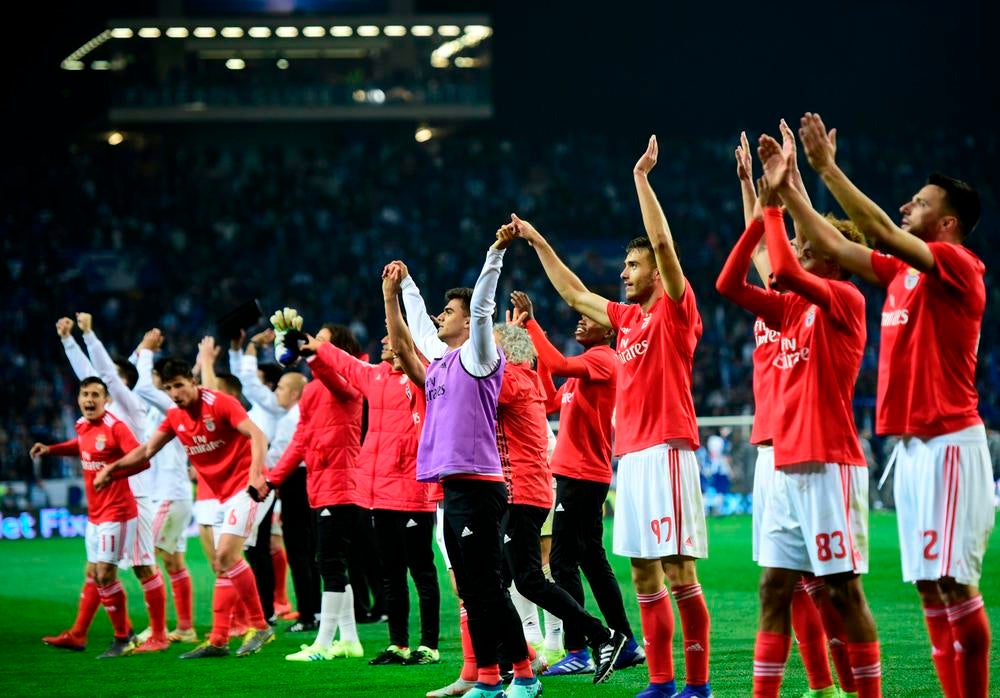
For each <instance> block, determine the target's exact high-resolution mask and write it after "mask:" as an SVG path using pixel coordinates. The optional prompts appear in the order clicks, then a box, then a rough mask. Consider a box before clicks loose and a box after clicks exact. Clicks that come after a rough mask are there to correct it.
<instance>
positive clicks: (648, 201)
mask: <svg viewBox="0 0 1000 698" xmlns="http://www.w3.org/2000/svg"><path fill="white" fill-rule="evenodd" d="M659 152H660V147H659V145H658V144H657V142H656V136H655V135H654V136H650V137H649V144H648V145H647V146H646V152H645V153H643V154H642V157H640V158H639V161H638V162H636V163H635V167H634V168H633V169H632V179H634V180H635V191H636V193H637V194H638V195H639V209H640V210H641V211H642V224H643V225H644V226H645V228H646V235H648V236H649V241H650V243H652V245H653V254H654V256H655V257H656V269H657V270H658V271H659V272H660V280H661V281H662V282H663V289H664V290H665V291H666V292H667V295H668V296H670V299H671V300H672V301H674V302H675V303H677V302H680V300H681V299H682V298H683V297H684V289H686V288H687V282H686V281H685V280H684V270H683V269H682V268H681V261H680V258H678V256H677V250H676V249H675V248H674V239H673V236H672V235H671V234H670V225H669V224H668V223H667V217H666V216H665V215H664V214H663V208H662V207H661V206H660V202H659V201H657V199H656V193H655V192H654V191H653V187H652V186H650V184H649V173H650V171H651V170H652V169H653V167H655V166H656V158H657V157H658V155H659Z"/></svg>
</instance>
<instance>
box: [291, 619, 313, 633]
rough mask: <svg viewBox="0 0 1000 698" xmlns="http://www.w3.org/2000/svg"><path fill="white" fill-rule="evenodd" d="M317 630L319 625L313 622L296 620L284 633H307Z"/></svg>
mask: <svg viewBox="0 0 1000 698" xmlns="http://www.w3.org/2000/svg"><path fill="white" fill-rule="evenodd" d="M314 630H319V623H317V622H316V621H314V620H297V621H295V622H294V623H292V624H291V625H289V626H288V629H287V630H286V631H285V632H286V633H309V632H312V631H314Z"/></svg>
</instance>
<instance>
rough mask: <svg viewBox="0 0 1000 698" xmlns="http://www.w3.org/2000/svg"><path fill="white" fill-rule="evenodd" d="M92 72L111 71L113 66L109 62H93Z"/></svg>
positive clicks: (91, 65)
mask: <svg viewBox="0 0 1000 698" xmlns="http://www.w3.org/2000/svg"><path fill="white" fill-rule="evenodd" d="M90 69H91V70H110V69H111V64H110V63H109V62H107V61H93V62H92V63H91V64H90Z"/></svg>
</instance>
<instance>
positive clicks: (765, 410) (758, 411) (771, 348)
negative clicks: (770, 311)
mask: <svg viewBox="0 0 1000 698" xmlns="http://www.w3.org/2000/svg"><path fill="white" fill-rule="evenodd" d="M769 293H775V295H777V293H776V292H774V291H769ZM753 339H754V342H755V344H756V346H755V347H754V350H753V402H754V415H753V429H751V431H750V443H752V444H758V445H759V444H765V443H767V442H769V441H772V440H773V439H774V429H773V427H772V426H771V420H772V419H773V417H772V414H771V413H772V412H773V411H774V402H775V401H774V375H775V369H774V360H775V358H777V356H778V351H779V349H780V348H781V345H780V341H781V332H779V331H778V330H775V329H772V328H770V327H768V326H767V323H766V322H764V319H763V318H760V317H758V318H756V319H755V320H754V323H753Z"/></svg>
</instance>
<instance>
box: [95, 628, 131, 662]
mask: <svg viewBox="0 0 1000 698" xmlns="http://www.w3.org/2000/svg"><path fill="white" fill-rule="evenodd" d="M138 646H139V640H138V638H136V636H135V633H133V632H131V631H130V632H129V634H128V637H126V638H117V637H116V638H115V639H114V640H112V641H111V644H110V645H109V646H108V648H107V649H106V650H104V654H99V655H97V658H98V659H112V658H114V657H125V656H127V655H130V654H132V653H133V652H134V651H135V648H136V647H138Z"/></svg>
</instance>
